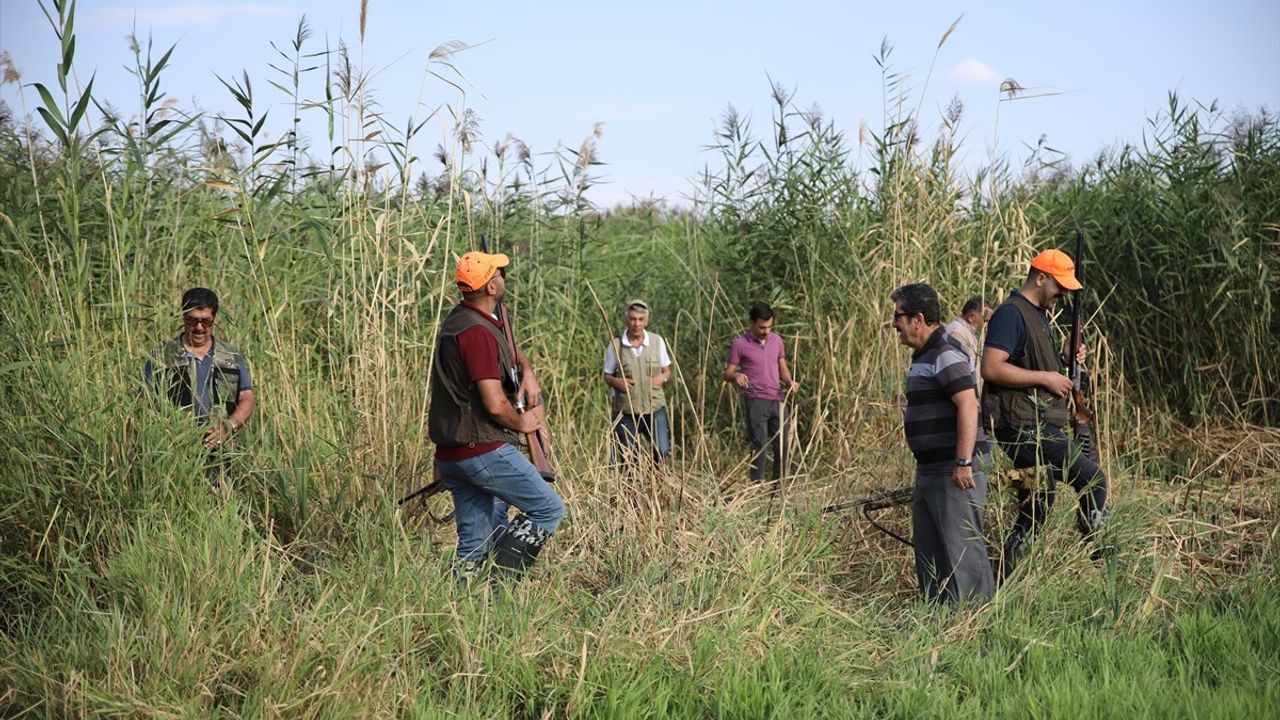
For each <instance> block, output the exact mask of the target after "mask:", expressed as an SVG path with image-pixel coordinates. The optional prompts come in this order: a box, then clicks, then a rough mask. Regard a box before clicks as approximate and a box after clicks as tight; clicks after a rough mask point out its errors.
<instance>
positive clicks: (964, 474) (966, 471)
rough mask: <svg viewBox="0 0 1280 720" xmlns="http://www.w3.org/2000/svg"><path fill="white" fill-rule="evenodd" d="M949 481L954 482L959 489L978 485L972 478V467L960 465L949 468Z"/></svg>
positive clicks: (969, 488)
mask: <svg viewBox="0 0 1280 720" xmlns="http://www.w3.org/2000/svg"><path fill="white" fill-rule="evenodd" d="M951 482H953V483H955V484H956V487H958V488H960V489H961V490H972V489H974V488H976V487H978V483H976V482H974V480H973V468H972V467H961V466H960V465H957V466H955V468H953V469H952V470H951Z"/></svg>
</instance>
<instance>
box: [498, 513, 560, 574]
mask: <svg viewBox="0 0 1280 720" xmlns="http://www.w3.org/2000/svg"><path fill="white" fill-rule="evenodd" d="M549 537H551V533H549V532H547V531H546V530H543V529H542V528H540V527H538V526H537V525H534V524H533V521H532V520H530V519H529V518H528V516H526V515H524V514H520V515H517V516H516V519H515V520H512V521H511V525H510V526H509V527H508V528H507V531H506V532H505V533H503V534H502V537H500V538H498V542H497V543H495V544H494V546H493V555H492V560H493V568H494V578H495V579H498V580H507V579H511V580H519V579H520V578H521V577H522V576H523V575H524V573H525V571H526V570H528V568H529V566H530V565H532V564H533V561H534V560H536V559H537V557H538V553H539V552H541V551H542V546H543V545H546V544H547V538H549Z"/></svg>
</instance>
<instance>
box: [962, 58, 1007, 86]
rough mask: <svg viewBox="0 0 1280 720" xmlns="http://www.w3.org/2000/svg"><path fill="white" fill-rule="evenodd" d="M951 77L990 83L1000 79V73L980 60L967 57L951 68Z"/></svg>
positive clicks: (964, 80) (965, 80)
mask: <svg viewBox="0 0 1280 720" xmlns="http://www.w3.org/2000/svg"><path fill="white" fill-rule="evenodd" d="M951 77H952V78H953V79H955V80H959V81H961V82H971V83H990V82H995V81H997V80H999V79H1000V73H998V72H996V71H995V70H992V69H991V67H990V66H989V65H987V64H986V63H984V62H982V61H981V60H974V59H973V58H969V59H968V60H965V61H964V62H962V63H960V64H959V65H956V66H955V67H953V68H951Z"/></svg>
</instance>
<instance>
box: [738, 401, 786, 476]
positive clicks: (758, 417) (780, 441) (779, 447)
mask: <svg viewBox="0 0 1280 720" xmlns="http://www.w3.org/2000/svg"><path fill="white" fill-rule="evenodd" d="M746 405H747V440H748V442H750V443H751V479H752V480H754V481H756V482H759V481H761V480H764V470H765V466H766V465H767V464H768V460H769V458H768V450H769V448H773V479H774V480H778V479H779V478H781V477H782V468H783V467H784V466H785V465H786V457H784V455H783V453H784V448H785V447H786V445H787V444H786V438H784V437H783V428H782V411H781V404H780V403H779V402H778V401H777V400H758V399H755V398H746Z"/></svg>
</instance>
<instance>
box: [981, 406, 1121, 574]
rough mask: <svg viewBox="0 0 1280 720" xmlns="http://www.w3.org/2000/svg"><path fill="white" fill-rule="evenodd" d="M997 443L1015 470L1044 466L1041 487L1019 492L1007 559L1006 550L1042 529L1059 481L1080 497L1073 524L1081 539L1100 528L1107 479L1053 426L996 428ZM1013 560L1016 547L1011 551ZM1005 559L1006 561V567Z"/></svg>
mask: <svg viewBox="0 0 1280 720" xmlns="http://www.w3.org/2000/svg"><path fill="white" fill-rule="evenodd" d="M995 435H996V442H998V443H999V444H1000V449H1001V450H1003V451H1004V452H1005V454H1006V455H1008V456H1009V459H1010V460H1012V461H1013V466H1014V467H1015V468H1031V467H1038V466H1046V467H1048V468H1049V472H1048V473H1046V475H1047V476H1048V477H1047V480H1046V484H1045V487H1043V488H1039V487H1037V488H1036V489H1035V490H1029V489H1027V488H1025V487H1024V488H1019V489H1018V518H1017V520H1015V521H1014V526H1013V531H1012V532H1011V533H1010V536H1009V542H1006V544H1005V548H1006V554H1009V550H1010V549H1011V548H1010V545H1011V544H1012V545H1022V544H1025V543H1024V542H1023V540H1024V539H1029V538H1030V537H1031V536H1033V535H1034V534H1035V532H1036V530H1038V529H1039V527H1040V526H1041V525H1042V524H1044V521H1045V518H1046V517H1048V515H1049V511H1050V510H1051V509H1052V508H1053V501H1054V499H1055V497H1056V495H1057V487H1058V481H1059V480H1064V479H1065V480H1066V481H1067V483H1068V484H1069V485H1071V487H1072V488H1073V489H1075V491H1076V492H1077V493H1079V496H1080V509H1079V511H1078V513H1077V516H1076V525H1077V527H1079V528H1080V532H1081V534H1083V535H1084V536H1085V537H1086V538H1091V537H1092V535H1093V534H1094V533H1096V532H1098V531H1099V530H1101V529H1102V526H1103V525H1104V524H1105V523H1106V516H1107V515H1106V513H1107V476H1106V475H1104V474H1103V473H1102V469H1101V468H1099V467H1098V463H1097V462H1096V461H1095V460H1094V459H1093V458H1092V457H1090V456H1089V454H1088V453H1086V452H1085V451H1084V449H1083V448H1081V447H1080V445H1079V443H1077V442H1075V441H1074V440H1072V439H1070V438H1068V437H1067V435H1066V433H1064V432H1063V431H1062V428H1060V427H1058V426H1056V425H1047V424H1041V425H1039V426H1034V425H1032V426H1023V427H1017V428H1012V427H1000V428H996V432H995ZM1012 550H1013V555H1015V557H1014V558H1012V559H1013V560H1016V559H1017V558H1016V555H1017V554H1018V550H1019V548H1016V547H1015V548H1012ZM1007 561H1008V560H1006V562H1007Z"/></svg>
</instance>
